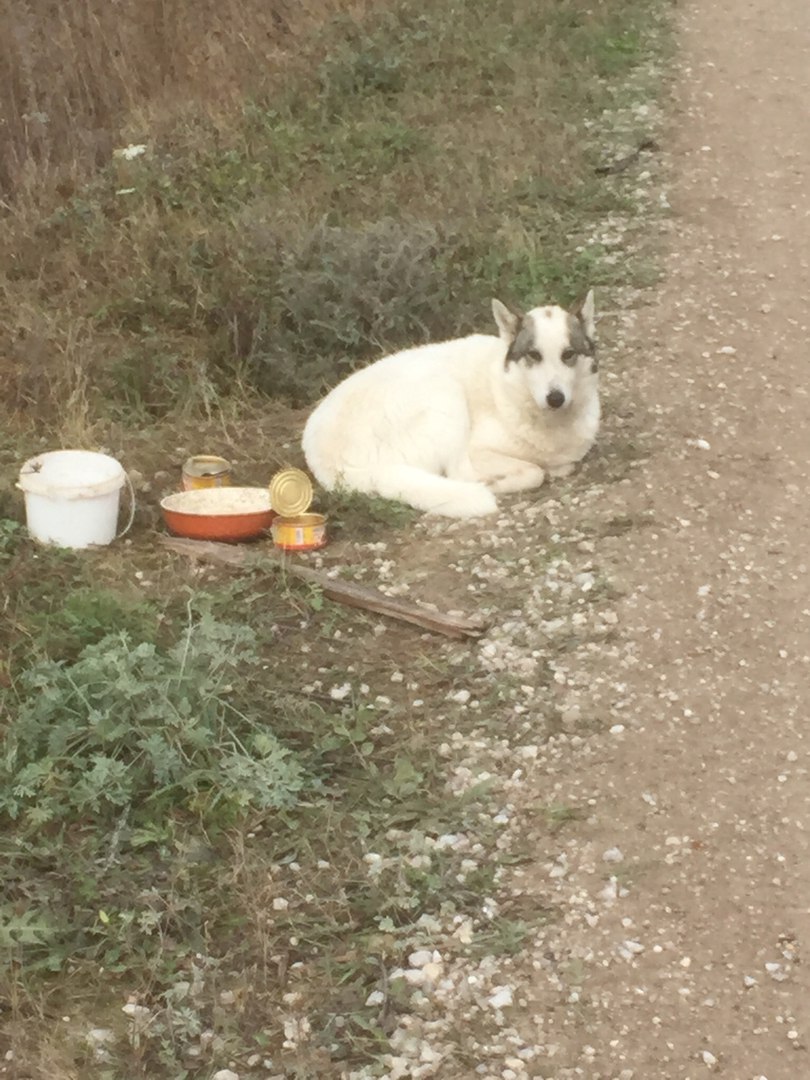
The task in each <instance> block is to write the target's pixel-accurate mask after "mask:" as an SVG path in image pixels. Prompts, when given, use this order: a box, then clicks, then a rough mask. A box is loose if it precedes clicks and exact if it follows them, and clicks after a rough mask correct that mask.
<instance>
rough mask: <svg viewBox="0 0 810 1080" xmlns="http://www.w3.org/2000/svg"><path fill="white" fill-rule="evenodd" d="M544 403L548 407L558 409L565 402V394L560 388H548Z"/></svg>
mask: <svg viewBox="0 0 810 1080" xmlns="http://www.w3.org/2000/svg"><path fill="white" fill-rule="evenodd" d="M546 404H547V405H548V407H549V408H550V409H559V407H560V406H561V405H564V404H565V394H564V393H563V392H562V390H549V392H548V393H547V394H546Z"/></svg>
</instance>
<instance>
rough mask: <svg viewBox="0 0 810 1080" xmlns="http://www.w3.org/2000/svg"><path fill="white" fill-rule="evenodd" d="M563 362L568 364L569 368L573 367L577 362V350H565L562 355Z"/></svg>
mask: <svg viewBox="0 0 810 1080" xmlns="http://www.w3.org/2000/svg"><path fill="white" fill-rule="evenodd" d="M562 361H563V363H564V364H568V366H569V367H573V366H574V364H575V363H576V362H577V353H576V350H575V349H564V350H563V354H562Z"/></svg>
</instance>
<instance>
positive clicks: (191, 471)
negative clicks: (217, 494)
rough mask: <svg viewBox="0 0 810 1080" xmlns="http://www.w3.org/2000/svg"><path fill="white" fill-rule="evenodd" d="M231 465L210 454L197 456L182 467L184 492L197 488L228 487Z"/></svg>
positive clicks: (223, 459)
mask: <svg viewBox="0 0 810 1080" xmlns="http://www.w3.org/2000/svg"><path fill="white" fill-rule="evenodd" d="M230 483H231V463H230V462H229V461H226V460H225V458H221V457H215V456H214V455H212V454H197V455H196V456H195V457H190V458H189V459H188V461H187V462H186V463H185V465H184V466H183V487H184V488H185V490H186V491H196V490H197V489H199V488H212V487H229V486H230Z"/></svg>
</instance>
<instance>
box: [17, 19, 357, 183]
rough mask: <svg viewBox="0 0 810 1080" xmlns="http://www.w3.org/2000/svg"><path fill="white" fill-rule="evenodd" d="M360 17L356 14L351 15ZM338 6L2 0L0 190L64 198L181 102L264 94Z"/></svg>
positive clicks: (221, 100)
mask: <svg viewBox="0 0 810 1080" xmlns="http://www.w3.org/2000/svg"><path fill="white" fill-rule="evenodd" d="M352 6H353V7H354V8H362V7H363V6H364V5H362V4H354V5H352ZM344 7H345V5H341V4H339V3H338V2H337V0H119V2H117V3H110V2H109V0H71V2H70V3H67V4H63V3H59V2H58V0H0V100H2V101H3V102H4V104H5V108H4V115H3V118H2V123H3V138H2V140H0V188H2V189H3V190H4V191H6V192H11V191H15V190H17V189H18V188H19V187H20V186H23V187H27V188H30V187H31V185H35V186H39V185H41V183H42V179H43V174H45V175H47V176H49V177H50V178H51V179H53V180H56V181H57V182H58V183H59V184H60V186H61V188H62V190H63V191H68V190H72V189H73V187H74V185H75V183H76V182H77V180H78V178H80V177H82V176H85V175H86V174H87V172H88V170H89V169H92V168H93V167H94V166H98V165H101V164H103V163H105V162H106V161H107V160H108V159H109V156H110V151H111V150H112V148H113V147H114V146H115V145H116V143H117V142H118V141H119V140H120V139H121V138H122V137H127V136H131V137H132V138H133V139H135V140H137V139H138V138H139V136H141V135H143V134H144V131H143V127H142V124H139V121H138V118H139V117H143V116H144V115H145V114H146V113H148V112H150V111H152V110H154V109H155V108H158V109H160V108H165V107H166V106H168V105H170V104H174V103H175V102H176V100H177V96H178V93H179V94H180V96H181V97H182V98H183V99H187V100H193V101H195V102H197V103H200V104H203V105H209V106H214V107H215V108H222V107H223V105H225V104H227V102H228V101H230V100H233V99H234V98H237V97H239V96H241V95H244V94H255V93H257V92H261V91H263V90H264V89H265V88H266V87H267V85H268V83H269V81H270V80H271V78H272V77H273V74H274V73H275V71H276V70H277V68H278V62H279V60H280V59H281V58H283V56H284V54H285V52H286V51H287V50H288V49H290V48H291V46H292V45H293V43H294V40H295V37H296V35H297V34H298V33H300V32H301V31H302V30H303V29H304V28H305V27H306V26H307V25H308V24H310V23H311V22H313V21H317V20H319V19H322V18H323V17H324V16H326V15H328V14H329V13H330V12H331V11H333V10H336V9H337V10H339V9H342V8H344Z"/></svg>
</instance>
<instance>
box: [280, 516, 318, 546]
mask: <svg viewBox="0 0 810 1080" xmlns="http://www.w3.org/2000/svg"><path fill="white" fill-rule="evenodd" d="M270 531H271V533H272V534H273V543H274V544H275V545H276V547H279V548H281V549H282V551H315V549H316V548H320V547H323V545H324V544H325V543H326V518H325V517H324V516H323V514H299V515H298V516H297V517H277V518H274V519H273V524H272V525H271V526H270Z"/></svg>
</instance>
